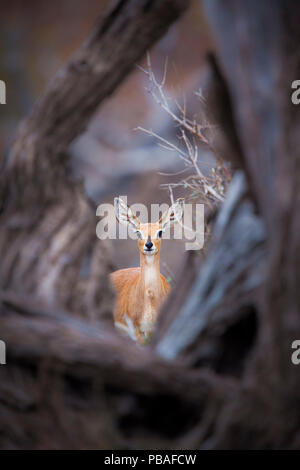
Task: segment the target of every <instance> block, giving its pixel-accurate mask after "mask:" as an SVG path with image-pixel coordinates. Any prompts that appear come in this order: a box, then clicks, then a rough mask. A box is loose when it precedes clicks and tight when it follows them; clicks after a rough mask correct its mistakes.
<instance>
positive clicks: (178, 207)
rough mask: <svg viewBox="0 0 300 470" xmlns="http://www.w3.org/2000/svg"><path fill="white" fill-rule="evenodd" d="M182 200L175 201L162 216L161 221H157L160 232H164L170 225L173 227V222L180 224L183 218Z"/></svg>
mask: <svg viewBox="0 0 300 470" xmlns="http://www.w3.org/2000/svg"><path fill="white" fill-rule="evenodd" d="M183 205H184V200H183V199H177V201H176V202H174V204H172V206H171V207H169V209H168V210H167V211H166V212H165V213H164V214H163V216H162V217H161V219H160V220H159V221H158V223H159V224H160V226H161V228H162V230H166V229H167V228H168V227H170V225H173V224H174V223H175V222H180V220H181V219H182V216H183Z"/></svg>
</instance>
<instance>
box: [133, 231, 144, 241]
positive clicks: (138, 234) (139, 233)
mask: <svg viewBox="0 0 300 470" xmlns="http://www.w3.org/2000/svg"><path fill="white" fill-rule="evenodd" d="M135 233H136V234H137V236H138V238H139V239H140V240H141V239H142V238H143V236H142V233H141V232H140V231H139V230H137V231H136V232H135Z"/></svg>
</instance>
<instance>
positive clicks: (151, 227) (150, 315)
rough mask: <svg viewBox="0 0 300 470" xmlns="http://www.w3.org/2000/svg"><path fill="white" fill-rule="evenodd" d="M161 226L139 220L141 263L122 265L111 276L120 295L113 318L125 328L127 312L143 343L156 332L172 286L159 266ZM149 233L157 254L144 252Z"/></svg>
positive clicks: (138, 338) (139, 339)
mask: <svg viewBox="0 0 300 470" xmlns="http://www.w3.org/2000/svg"><path fill="white" fill-rule="evenodd" d="M159 229H160V224H159V222H157V223H155V224H140V225H139V231H140V232H141V233H142V236H143V239H141V240H138V247H139V251H140V267H139V268H127V269H120V270H118V271H115V272H114V273H112V274H111V276H110V278H111V281H112V283H113V286H114V288H115V290H116V294H117V299H116V305H115V310H114V321H115V324H116V325H118V324H119V326H120V325H122V326H123V327H124V329H125V330H126V329H127V328H128V322H126V315H127V317H128V318H129V319H130V320H131V321H132V323H133V326H134V329H135V333H136V337H137V340H138V342H139V343H143V342H144V341H145V340H147V339H148V338H149V337H151V334H152V333H153V329H154V325H155V323H156V320H157V316H158V312H159V307H160V306H161V304H162V302H163V301H164V299H165V298H166V296H167V294H168V292H169V290H170V286H169V284H168V283H167V281H166V279H165V278H164V276H163V275H162V274H160V270H159V254H160V247H161V239H160V238H156V236H157V232H158V230H159ZM148 236H150V238H151V241H152V243H153V245H154V247H155V254H152V255H149V254H145V253H144V245H145V240H147V238H148Z"/></svg>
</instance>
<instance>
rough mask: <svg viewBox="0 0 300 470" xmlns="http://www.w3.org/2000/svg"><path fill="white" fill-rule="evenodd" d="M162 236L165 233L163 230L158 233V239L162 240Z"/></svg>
mask: <svg viewBox="0 0 300 470" xmlns="http://www.w3.org/2000/svg"><path fill="white" fill-rule="evenodd" d="M162 234H163V231H162V230H159V231H158V232H157V237H158V238H161V237H162Z"/></svg>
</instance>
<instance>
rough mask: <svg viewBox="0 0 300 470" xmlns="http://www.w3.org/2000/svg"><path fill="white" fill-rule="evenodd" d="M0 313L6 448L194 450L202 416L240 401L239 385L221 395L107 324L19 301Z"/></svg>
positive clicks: (212, 378)
mask: <svg viewBox="0 0 300 470" xmlns="http://www.w3.org/2000/svg"><path fill="white" fill-rule="evenodd" d="M1 303H2V309H1V310H2V312H1V315H2V320H1V337H2V338H3V339H4V340H5V341H6V343H7V345H8V348H7V352H8V358H7V360H8V364H9V367H6V368H5V367H3V368H1V370H0V374H1V380H0V401H1V410H2V414H1V424H0V447H1V448H16V447H17V448H18V447H22V448H35V449H39V448H51V449H52V448H98V449H99V448H106V449H107V448H110V449H113V448H120V447H121V448H124V447H126V448H136V447H141V448H153V447H154V448H174V447H173V446H174V445H175V447H178V448H182V447H185V445H189V446H192V447H193V446H196V441H195V443H193V442H194V438H193V439H192V440H191V441H190V442H189V441H188V440H187V439H188V438H187V434H186V433H189V432H190V431H191V430H193V429H194V428H195V430H196V434H197V435H198V436H199V433H200V432H201V433H204V435H205V434H206V432H207V431H208V428H209V423H206V422H205V423H203V425H201V424H200V423H199V421H201V418H202V416H205V415H206V413H207V412H208V408H209V409H210V413H209V415H210V416H212V415H215V414H216V413H217V412H218V410H220V407H221V404H222V402H223V400H224V397H226V396H227V395H228V396H231V395H232V393H234V390H235V383H234V381H232V380H225V381H224V380H223V379H222V387H220V384H219V379H218V377H217V376H216V375H215V374H213V373H207V372H205V371H203V372H200V371H192V370H190V371H187V370H186V368H185V367H183V366H182V365H180V363H176V362H173V363H172V364H169V363H168V362H166V361H164V360H162V359H161V358H159V357H157V356H156V355H154V354H153V352H151V351H149V350H147V348H143V347H139V346H137V345H135V344H134V343H132V342H131V341H130V340H127V339H125V338H123V337H118V336H117V335H116V334H115V332H114V331H112V330H111V329H109V328H107V325H105V324H99V326H93V327H91V326H89V325H87V324H86V322H83V321H82V320H79V319H78V320H76V319H74V318H73V316H72V315H70V314H69V313H68V312H62V311H60V312H58V311H53V310H51V309H50V310H49V309H48V308H45V307H43V306H42V305H41V304H36V301H34V299H29V298H25V297H21V298H19V297H18V296H16V295H15V294H13V293H8V292H2V293H1ZM17 311H18V312H19V313H16V312H17ZM220 392H221V393H220ZM212 396H214V398H215V400H214V402H213V403H212V408H210V405H209V402H210V400H211V397H212ZM221 397H222V398H221ZM177 420H179V421H177ZM175 422H177V424H178V426H177V425H176V426H174V423H175ZM137 429H139V432H138V435H137V434H136V430H137ZM193 434H195V431H193ZM1 436H2V437H1ZM185 443H187V444H185Z"/></svg>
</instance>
